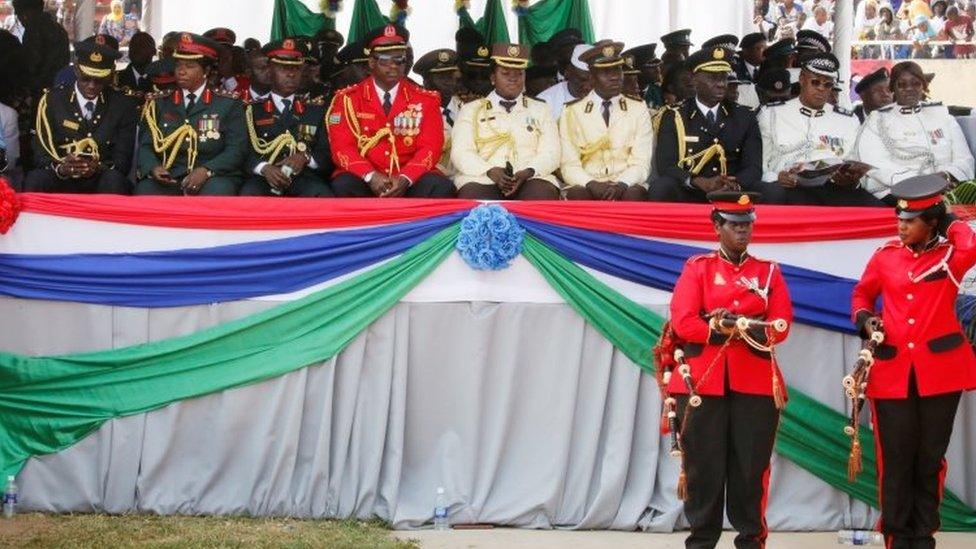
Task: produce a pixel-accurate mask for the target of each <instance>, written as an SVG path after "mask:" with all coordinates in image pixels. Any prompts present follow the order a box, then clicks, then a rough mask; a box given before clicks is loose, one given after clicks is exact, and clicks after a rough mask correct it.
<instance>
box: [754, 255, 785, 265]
mask: <svg viewBox="0 0 976 549" xmlns="http://www.w3.org/2000/svg"><path fill="white" fill-rule="evenodd" d="M749 257H751V258H753V259H755V260H756V261H758V262H760V263H765V264H767V265H778V263H776V262H775V261H773V260H772V259H764V258H762V257H756V256H754V255H750V256H749Z"/></svg>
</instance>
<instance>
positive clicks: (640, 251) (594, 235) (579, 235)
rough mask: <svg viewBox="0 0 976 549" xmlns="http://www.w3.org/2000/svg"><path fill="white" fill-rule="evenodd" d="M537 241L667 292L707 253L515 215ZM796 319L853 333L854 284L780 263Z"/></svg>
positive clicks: (588, 264)
mask: <svg viewBox="0 0 976 549" xmlns="http://www.w3.org/2000/svg"><path fill="white" fill-rule="evenodd" d="M519 223H521V224H522V226H524V227H525V229H526V230H527V231H528V232H529V233H530V234H531V235H533V236H535V237H536V238H538V239H539V240H541V241H543V242H545V243H546V244H548V245H549V246H551V247H553V248H555V249H556V250H558V251H559V252H560V253H562V254H563V255H565V256H566V257H568V258H569V259H571V260H572V261H575V262H577V263H580V264H582V265H586V266H587V267H590V268H593V269H596V270H598V271H600V272H603V273H606V274H609V275H613V276H616V277H620V278H624V279H626V280H630V281H631V282H636V283H638V284H642V285H644V286H650V287H652V288H657V289H659V290H665V291H672V290H673V289H674V284H675V283H676V282H677V281H678V275H680V274H681V269H682V268H683V267H684V264H685V261H686V260H687V259H688V258H689V257H691V256H693V255H695V254H700V253H706V252H708V251H710V250H706V249H704V248H697V247H694V246H685V245H683V244H672V243H669V242H661V241H657V240H647V239H643V238H636V237H633V236H628V235H622V234H613V233H605V232H600V231H591V230H586V229H577V228H574V227H566V226H562V225H551V224H545V223H539V222H538V221H532V220H529V219H526V218H524V217H519ZM780 268H781V269H782V270H783V276H784V277H785V278H786V283H787V285H788V286H789V288H790V296H791V297H792V299H793V309H794V315H795V317H796V319H797V320H799V321H801V322H803V323H805V324H810V325H813V326H819V327H822V328H827V329H829V330H837V331H842V332H848V333H852V332H853V331H854V325H853V324H852V323H851V321H850V305H851V291H852V290H853V289H854V283H855V281H854V280H851V279H848V278H843V277H839V276H833V275H829V274H825V273H821V272H818V271H813V270H810V269H804V268H801V267H795V266H792V265H782V264H781V265H780Z"/></svg>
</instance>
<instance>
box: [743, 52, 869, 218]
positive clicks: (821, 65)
mask: <svg viewBox="0 0 976 549" xmlns="http://www.w3.org/2000/svg"><path fill="white" fill-rule="evenodd" d="M839 67H840V63H839V62H838V61H837V58H836V57H835V56H834V55H833V54H830V53H817V54H813V55H810V56H808V57H807V58H806V59H805V61H804V63H803V65H802V67H801V71H800V78H799V80H800V95H799V97H797V98H795V99H791V100H789V101H786V102H772V103H768V104H766V105H765V106H764V107H763V108H762V109H761V110H760V111H759V115H758V119H759V131H760V133H761V134H762V142H763V177H762V179H763V181H764V182H766V183H775V185H766V186H765V190H766V192H767V193H768V194H772V195H773V196H769V197H767V199H768V201H769V202H771V203H781V204H814V205H823V206H881V205H884V203H883V202H881V201H880V200H878V199H876V198H875V197H874V196H873V195H871V194H870V193H869V192H867V191H866V190H864V189H862V188H861V187H860V179H861V177H862V176H863V175H864V173H865V172H866V171H867V168H866V167H865V166H863V165H858V164H854V163H846V164H845V167H844V168H843V169H841V170H838V171H836V172H834V173H833V174H832V175H831V177H830V179H829V180H828V181H827V182H826V183H824V184H822V185H820V186H802V185H801V183H802V182H803V180H804V178H803V177H802V176H803V175H804V174H803V173H801V172H807V171H809V170H810V169H811V168H812V166H811V164H812V163H815V162H817V161H825V162H831V163H840V162H844V161H847V160H848V159H849V158H850V157H851V154H852V151H853V149H854V143H855V140H856V138H857V132H858V121H857V118H856V117H855V116H854V115H853V113H851V112H850V111H848V110H845V109H843V108H841V107H837V106H833V105H829V104H828V103H827V101H828V100H829V99H830V96H831V92H832V88H833V87H834V83H835V82H836V81H837V70H838V68H839Z"/></svg>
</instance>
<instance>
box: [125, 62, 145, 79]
mask: <svg viewBox="0 0 976 549" xmlns="http://www.w3.org/2000/svg"><path fill="white" fill-rule="evenodd" d="M129 70H131V71H132V74H134V75H135V76H136V82H139V81H140V80H142V79H143V78H145V77H146V75H145V74H143V73H141V72H139V71H138V70H136V68H135V66H133V65H129Z"/></svg>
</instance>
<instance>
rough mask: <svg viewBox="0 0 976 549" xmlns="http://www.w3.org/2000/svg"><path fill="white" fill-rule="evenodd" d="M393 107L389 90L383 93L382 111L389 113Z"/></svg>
mask: <svg viewBox="0 0 976 549" xmlns="http://www.w3.org/2000/svg"><path fill="white" fill-rule="evenodd" d="M392 108H393V101H392V100H391V98H390V92H386V93H384V94H383V112H385V113H386V114H390V110H391V109H392Z"/></svg>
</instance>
